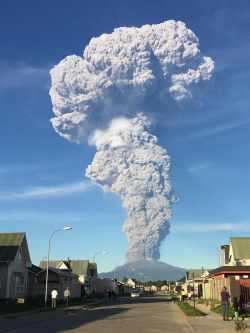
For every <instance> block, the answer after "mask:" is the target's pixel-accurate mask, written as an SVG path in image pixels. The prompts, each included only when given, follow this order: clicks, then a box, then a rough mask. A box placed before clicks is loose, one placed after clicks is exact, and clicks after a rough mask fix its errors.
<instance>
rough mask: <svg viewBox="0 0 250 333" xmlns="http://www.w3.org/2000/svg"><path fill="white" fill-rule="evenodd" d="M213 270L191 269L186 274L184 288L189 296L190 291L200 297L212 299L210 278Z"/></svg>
mask: <svg viewBox="0 0 250 333" xmlns="http://www.w3.org/2000/svg"><path fill="white" fill-rule="evenodd" d="M210 271H211V269H206V268H203V267H202V268H201V269H189V270H187V272H186V282H185V283H184V284H183V285H182V288H183V289H184V291H185V292H186V294H188V292H189V291H190V290H193V291H194V294H195V295H197V296H199V297H204V298H210V288H209V284H208V282H209V277H210Z"/></svg>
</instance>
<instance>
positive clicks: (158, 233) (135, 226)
mask: <svg viewBox="0 0 250 333" xmlns="http://www.w3.org/2000/svg"><path fill="white" fill-rule="evenodd" d="M148 126H149V123H148V122H147V120H146V119H145V117H142V116H141V115H138V116H137V117H135V118H133V119H130V120H127V119H117V120H114V121H113V122H112V123H111V125H110V128H109V129H108V130H107V131H105V132H104V133H103V135H101V134H100V133H99V135H98V138H96V145H97V153H96V155H95V157H94V160H93V163H92V165H90V166H89V167H88V168H87V171H86V175H87V176H88V177H90V178H91V179H93V180H94V181H96V182H97V183H98V184H100V185H102V186H103V188H104V189H105V190H106V191H109V192H114V193H117V194H119V196H120V197H121V199H122V205H123V207H124V208H125V209H126V211H127V219H126V221H125V224H124V227H123V230H124V232H125V233H126V235H127V236H128V244H129V249H128V252H127V259H128V260H129V261H135V260H138V259H145V258H154V259H158V258H159V257H160V254H159V246H160V242H161V240H162V239H164V238H165V236H166V234H167V233H168V224H166V221H168V220H169V219H170V216H171V209H170V208H171V204H172V202H173V201H174V200H175V197H174V196H173V194H172V193H171V186H170V184H169V181H168V172H169V157H168V155H167V153H166V151H165V149H163V148H161V147H160V146H158V145H157V144H156V142H157V139H156V137H155V136H153V135H151V134H149V133H148V132H147V127H148Z"/></svg>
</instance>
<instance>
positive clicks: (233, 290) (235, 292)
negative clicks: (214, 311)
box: [209, 274, 241, 301]
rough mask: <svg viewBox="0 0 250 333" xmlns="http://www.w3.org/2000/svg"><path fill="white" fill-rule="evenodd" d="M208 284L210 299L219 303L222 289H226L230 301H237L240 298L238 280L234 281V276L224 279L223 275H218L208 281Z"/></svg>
mask: <svg viewBox="0 0 250 333" xmlns="http://www.w3.org/2000/svg"><path fill="white" fill-rule="evenodd" d="M209 284H210V295H211V299H215V300H218V301H220V300H221V296H220V293H221V291H222V289H223V287H227V290H228V292H229V294H230V297H231V301H232V299H233V298H234V297H237V298H238V299H239V297H240V293H241V292H240V280H238V279H235V276H228V277H226V278H225V277H224V275H223V274H222V275H220V276H218V277H216V278H214V279H212V280H210V281H209Z"/></svg>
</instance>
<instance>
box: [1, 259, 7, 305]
mask: <svg viewBox="0 0 250 333" xmlns="http://www.w3.org/2000/svg"><path fill="white" fill-rule="evenodd" d="M7 279H8V264H7V263H0V299H4V298H6V289H7Z"/></svg>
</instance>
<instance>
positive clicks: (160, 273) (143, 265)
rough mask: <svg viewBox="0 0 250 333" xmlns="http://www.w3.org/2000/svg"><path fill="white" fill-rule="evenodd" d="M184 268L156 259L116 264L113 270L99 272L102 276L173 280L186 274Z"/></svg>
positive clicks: (143, 279)
mask: <svg viewBox="0 0 250 333" xmlns="http://www.w3.org/2000/svg"><path fill="white" fill-rule="evenodd" d="M186 271H187V270H186V269H185V268H180V267H176V266H172V265H169V264H167V263H165V262H162V261H156V260H138V261H134V262H128V263H126V264H124V265H122V266H117V267H116V268H115V270H114V271H110V272H105V273H99V277H102V278H112V279H113V278H115V279H118V280H122V279H123V278H125V277H126V278H133V279H136V280H139V281H142V282H145V281H157V280H168V281H174V280H179V279H181V278H183V277H184V276H185V275H186Z"/></svg>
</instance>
